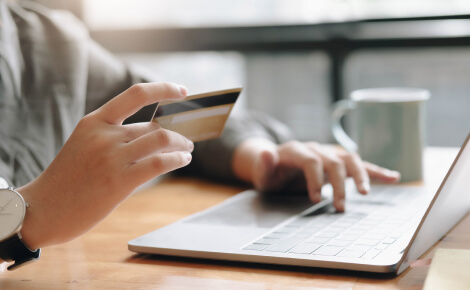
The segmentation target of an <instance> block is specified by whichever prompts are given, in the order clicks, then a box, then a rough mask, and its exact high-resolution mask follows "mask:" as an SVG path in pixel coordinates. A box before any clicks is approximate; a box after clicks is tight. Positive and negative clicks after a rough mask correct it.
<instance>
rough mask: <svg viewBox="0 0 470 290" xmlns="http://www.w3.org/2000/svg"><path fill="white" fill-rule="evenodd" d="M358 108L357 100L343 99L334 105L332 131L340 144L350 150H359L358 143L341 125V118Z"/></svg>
mask: <svg viewBox="0 0 470 290" xmlns="http://www.w3.org/2000/svg"><path fill="white" fill-rule="evenodd" d="M355 108H356V102H354V101H353V100H350V99H347V100H341V101H338V102H336V103H335V104H334V105H333V109H332V111H333V113H332V114H331V132H332V133H333V137H334V138H335V140H336V142H338V144H339V145H341V146H343V147H344V149H346V150H347V151H349V152H357V144H356V143H355V142H354V141H353V140H352V139H351V137H349V136H348V134H346V132H345V131H344V129H343V126H341V122H340V121H341V118H342V117H343V116H344V115H346V113H348V112H350V111H352V110H354V109H355Z"/></svg>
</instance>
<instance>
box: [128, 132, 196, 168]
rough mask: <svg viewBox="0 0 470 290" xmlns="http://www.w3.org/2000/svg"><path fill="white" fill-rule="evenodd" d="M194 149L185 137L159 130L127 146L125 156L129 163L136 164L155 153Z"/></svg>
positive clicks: (190, 150)
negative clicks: (135, 162)
mask: <svg viewBox="0 0 470 290" xmlns="http://www.w3.org/2000/svg"><path fill="white" fill-rule="evenodd" d="M193 149H194V144H193V142H191V141H190V140H188V139H187V138H186V137H184V136H183V135H181V134H178V133H176V132H173V131H170V130H166V129H158V130H155V131H152V132H149V133H147V134H145V135H143V136H141V137H139V138H137V139H135V140H134V141H132V142H130V143H129V144H128V145H127V146H126V149H125V154H126V156H127V158H128V159H127V160H128V161H129V162H134V161H138V160H140V159H143V158H145V157H147V156H149V155H151V154H155V153H164V152H173V151H187V152H192V151H193Z"/></svg>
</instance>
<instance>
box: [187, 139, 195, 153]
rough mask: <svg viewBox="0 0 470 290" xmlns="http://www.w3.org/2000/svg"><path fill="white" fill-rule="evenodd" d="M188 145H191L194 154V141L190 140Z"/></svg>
mask: <svg viewBox="0 0 470 290" xmlns="http://www.w3.org/2000/svg"><path fill="white" fill-rule="evenodd" d="M188 145H189V149H190V151H191V152H193V150H194V143H193V141H191V140H189V139H188Z"/></svg>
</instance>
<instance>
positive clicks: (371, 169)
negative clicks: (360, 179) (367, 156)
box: [364, 161, 401, 183]
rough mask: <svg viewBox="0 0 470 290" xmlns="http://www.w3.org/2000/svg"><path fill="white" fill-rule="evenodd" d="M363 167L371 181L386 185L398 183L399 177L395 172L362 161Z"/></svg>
mask: <svg viewBox="0 0 470 290" xmlns="http://www.w3.org/2000/svg"><path fill="white" fill-rule="evenodd" d="M364 166H365V168H366V171H367V173H368V174H369V177H370V178H371V179H375V180H379V181H381V182H386V183H395V182H398V181H400V177H401V175H400V173H399V172H397V171H393V170H388V169H386V168H383V167H380V166H377V165H375V164H372V163H370V162H366V161H364Z"/></svg>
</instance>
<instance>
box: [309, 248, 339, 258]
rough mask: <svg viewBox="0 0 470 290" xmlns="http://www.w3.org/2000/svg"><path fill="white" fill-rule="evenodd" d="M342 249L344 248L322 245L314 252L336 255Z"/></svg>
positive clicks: (315, 253)
mask: <svg viewBox="0 0 470 290" xmlns="http://www.w3.org/2000/svg"><path fill="white" fill-rule="evenodd" d="M341 250H343V248H342V247H333V246H322V247H320V248H319V249H318V250H316V251H315V252H313V254H314V255H321V256H336V255H337V254H338V253H339V252H341Z"/></svg>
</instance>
